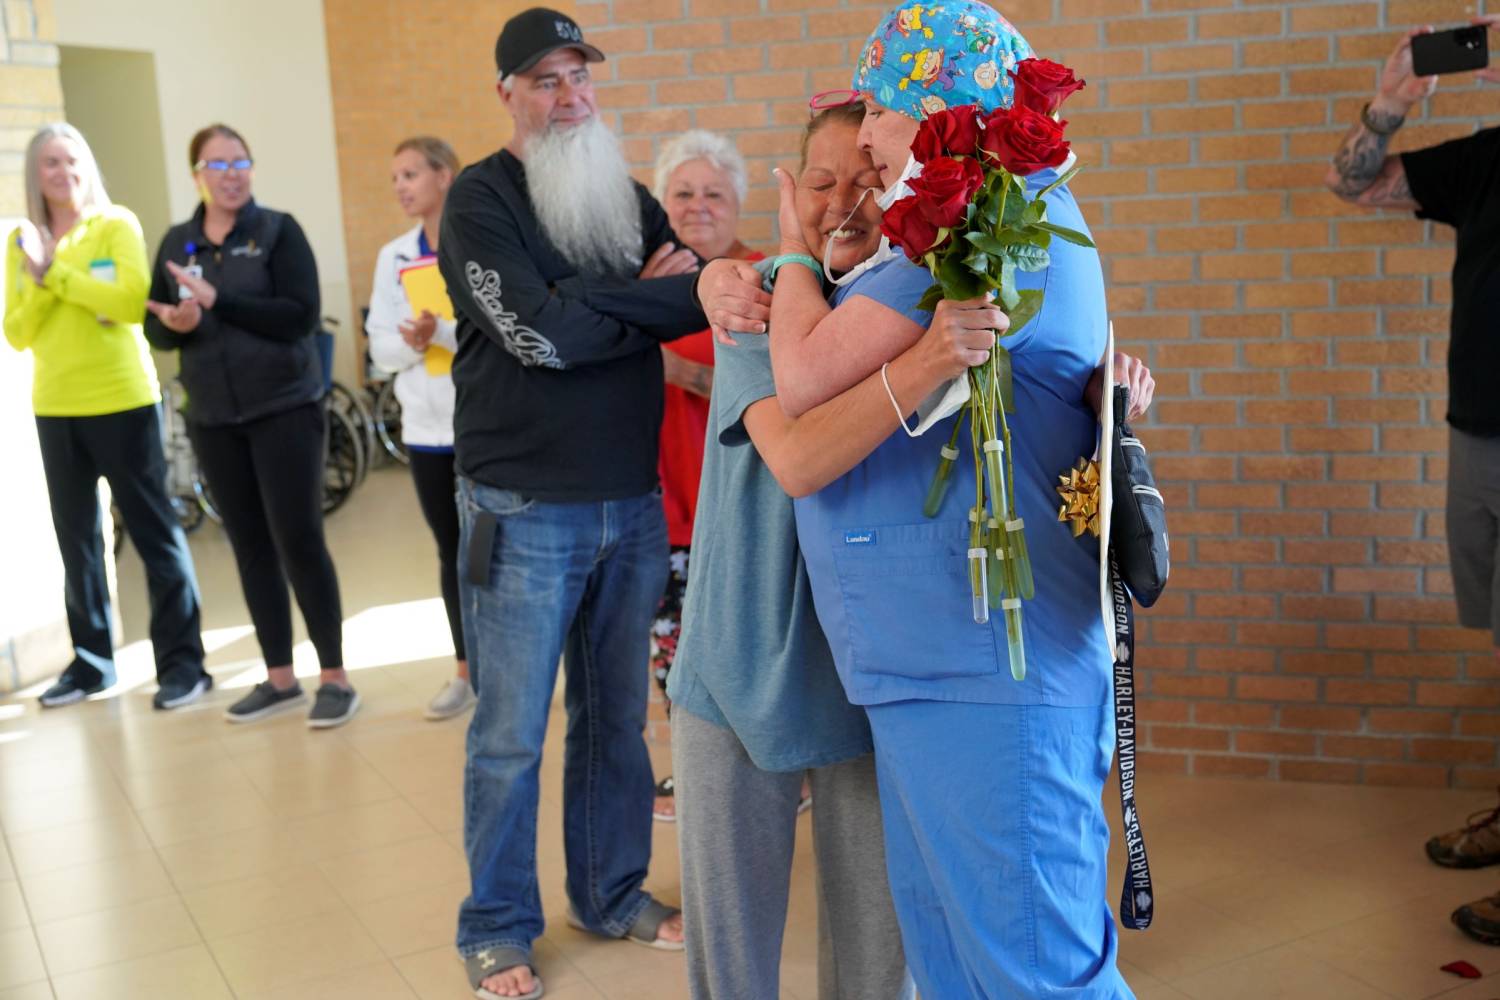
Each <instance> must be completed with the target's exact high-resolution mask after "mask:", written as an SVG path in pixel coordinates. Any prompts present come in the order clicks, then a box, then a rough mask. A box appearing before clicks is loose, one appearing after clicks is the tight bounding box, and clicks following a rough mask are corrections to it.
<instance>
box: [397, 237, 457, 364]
mask: <svg viewBox="0 0 1500 1000" xmlns="http://www.w3.org/2000/svg"><path fill="white" fill-rule="evenodd" d="M397 274H398V277H399V278H400V280H401V287H402V289H403V290H405V292H406V301H407V302H409V303H410V304H411V311H412V315H414V316H420V315H421V314H422V312H423V311H424V310H425V311H427V312H430V313H432V314H433V315H434V316H436V317H438V319H446V320H451V319H453V318H454V316H453V300H452V299H450V298H448V286H447V285H446V284H444V282H443V275H442V272H440V271H439V270H438V266H437V258H436V257H421V258H418V259H417V260H416V261H415V262H414V263H412V264H410V265H409V266H407V267H403V268H402V269H401V270H400V271H399V272H397ZM422 365H423V367H424V368H426V369H427V374H429V375H447V374H449V373H450V372H452V371H453V352H452V351H450V350H448V349H447V348H446V347H438V346H437V345H436V344H433V345H430V346H429V347H428V348H427V351H426V353H425V355H424V356H423V358H422Z"/></svg>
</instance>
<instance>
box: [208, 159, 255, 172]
mask: <svg viewBox="0 0 1500 1000" xmlns="http://www.w3.org/2000/svg"><path fill="white" fill-rule="evenodd" d="M253 166H255V161H254V160H252V159H249V158H246V159H243V160H199V161H198V162H197V163H196V164H194V165H193V169H194V170H212V171H213V172H214V173H216V174H222V173H224V172H225V171H228V170H238V171H239V172H240V173H244V172H245V171H246V170H249V169H250V168H251V167H253Z"/></svg>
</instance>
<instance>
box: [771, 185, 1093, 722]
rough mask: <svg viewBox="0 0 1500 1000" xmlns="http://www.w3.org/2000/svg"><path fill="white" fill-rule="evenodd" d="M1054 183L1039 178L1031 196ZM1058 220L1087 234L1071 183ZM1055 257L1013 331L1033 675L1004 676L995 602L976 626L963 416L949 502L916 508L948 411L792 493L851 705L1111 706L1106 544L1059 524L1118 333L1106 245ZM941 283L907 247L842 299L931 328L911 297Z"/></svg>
mask: <svg viewBox="0 0 1500 1000" xmlns="http://www.w3.org/2000/svg"><path fill="white" fill-rule="evenodd" d="M1055 179H1056V174H1055V173H1054V172H1052V171H1045V172H1043V173H1041V174H1038V175H1036V176H1034V177H1032V178H1030V179H1029V184H1030V185H1031V189H1032V191H1033V192H1035V191H1037V190H1039V189H1040V188H1042V187H1045V186H1046V185H1047V184H1050V183H1052V182H1053V181H1054V180H1055ZM1047 206H1048V218H1049V220H1050V221H1052V222H1053V223H1055V224H1057V225H1061V226H1067V227H1069V228H1072V229H1077V230H1079V231H1081V232H1087V231H1088V230H1087V226H1086V224H1085V222H1084V220H1083V215H1082V213H1081V212H1080V211H1079V209H1078V204H1077V202H1076V201H1075V200H1074V199H1073V196H1072V194H1071V193H1070V192H1069V191H1068V190H1067V188H1066V187H1063V188H1059V189H1057V190H1056V191H1054V192H1052V193H1051V194H1049V195H1048V196H1047ZM1051 252H1052V264H1051V266H1050V267H1049V268H1048V269H1047V270H1045V271H1040V272H1030V273H1021V274H1020V275H1019V276H1018V280H1017V284H1018V285H1019V286H1020V287H1021V288H1045V290H1046V298H1045V300H1044V303H1043V306H1042V311H1041V312H1040V314H1039V315H1038V316H1037V317H1036V318H1035V319H1033V320H1032V321H1031V322H1030V323H1029V324H1027V326H1026V327H1025V328H1024V329H1022V330H1020V331H1018V332H1017V333H1015V334H1013V335H1010V336H1007V337H1005V338H1004V344H1005V346H1006V347H1007V348H1008V349H1009V350H1010V352H1011V357H1012V365H1013V372H1014V383H1015V398H1016V410H1017V412H1016V413H1014V414H1010V415H1009V420H1010V432H1011V442H1012V447H1013V448H1014V449H1015V454H1014V468H1015V493H1016V506H1017V508H1018V513H1019V516H1021V517H1022V518H1023V519H1024V520H1025V523H1026V541H1027V544H1028V547H1029V549H1030V553H1031V562H1032V568H1033V571H1034V575H1035V577H1036V597H1035V598H1033V599H1032V600H1029V601H1026V602H1024V603H1023V605H1022V607H1023V617H1024V632H1025V641H1026V659H1027V673H1026V679H1025V680H1024V681H1016V680H1014V679H1013V678H1012V677H1011V674H1010V660H1009V654H1008V653H1007V644H1006V635H1005V621H1004V616H1003V615H1002V614H1001V613H1000V612H999V611H994V612H992V613H991V616H990V622H989V624H987V625H976V624H975V623H974V619H973V612H972V602H971V599H970V587H969V573H968V561H967V558H966V553H967V551H968V547H969V521H968V512H969V509H970V508H971V507H972V506H973V505H974V498H975V484H974V463H973V458H972V450H971V447H970V444H969V431H968V428H967V427H965V428H964V430H963V431H962V432H960V435H959V458H958V461H957V462H956V463H955V464H954V475H953V479H952V483H951V486H950V488H949V490H948V494H947V497H946V499H945V501H944V503H943V507H942V509H941V510H940V511H939V513H938V516H937V517H935V518H931V519H929V518H926V517H924V516H923V515H922V503H923V500H924V498H925V497H926V495H927V489H928V487H929V486H930V485H931V483H932V477H933V473H934V471H935V470H936V468H937V463H938V449H939V448H940V447H942V446H943V445H944V444H946V443H947V440H948V437H949V435H950V434H951V433H952V431H953V421H954V420H957V419H958V417H951V418H949V419H948V420H946V421H942V422H941V423H939V424H938V425H937V426H935V427H933V428H932V429H931V430H929V431H928V432H927V433H926V434H924V435H923V436H922V437H919V438H910V437H908V436H907V435H906V433H905V432H903V431H899V430H898V431H897V432H896V433H895V434H894V435H892V436H891V437H890V438H889V439H887V440H886V442H885V443H884V444H882V445H881V446H880V447H879V448H877V449H876V450H875V451H874V453H872V454H871V455H870V456H869V457H868V458H867V459H865V460H864V461H863V462H862V463H861V464H860V465H858V466H857V467H855V468H854V469H853V470H852V471H850V472H849V473H848V474H847V475H845V476H844V477H843V478H841V479H839V480H838V481H837V482H834V483H832V484H831V485H829V486H828V487H827V488H825V489H824V490H822V491H821V492H819V493H817V494H815V495H814V496H811V497H807V498H805V499H801V500H798V501H797V503H796V509H797V534H798V538H799V541H800V544H801V547H802V552H803V557H804V559H805V560H806V564H807V572H808V576H809V577H810V579H811V580H812V585H813V597H814V601H815V603H816V606H817V612H818V618H819V620H820V621H821V622H822V624H823V630H824V632H825V634H826V635H827V636H828V640H829V643H830V644H831V646H832V648H833V655H834V661H835V663H836V664H837V666H838V669H839V676H840V678H841V679H842V680H843V682H844V687H845V690H846V691H847V692H848V694H849V699H850V701H852V702H854V703H855V704H861V705H876V704H882V703H885V702H892V701H904V700H911V699H919V700H931V701H964V702H986V703H994V704H1036V705H1058V706H1073V707H1083V706H1093V705H1102V704H1105V703H1107V702H1108V700H1109V696H1110V665H1111V655H1110V649H1109V640H1108V639H1107V638H1106V636H1105V634H1104V626H1103V622H1102V620H1101V618H1100V613H1099V554H1098V540H1097V539H1095V538H1094V537H1093V536H1092V535H1089V534H1085V535H1084V536H1083V537H1082V538H1078V539H1075V538H1074V537H1073V533H1072V530H1071V529H1070V528H1069V527H1068V526H1067V525H1066V524H1064V523H1062V522H1059V521H1058V520H1057V510H1058V506H1059V504H1060V502H1061V501H1060V498H1059V496H1058V494H1057V492H1056V489H1055V487H1056V485H1057V481H1058V476H1059V475H1061V474H1063V473H1064V472H1066V471H1067V469H1068V468H1069V467H1070V466H1072V465H1073V464H1074V463H1076V462H1077V460H1078V458H1079V457H1080V456H1088V455H1092V454H1093V453H1094V450H1095V447H1096V444H1097V437H1098V434H1097V432H1098V421H1097V418H1096V417H1095V415H1094V413H1093V412H1092V410H1091V409H1090V408H1089V407H1088V405H1087V404H1086V403H1085V402H1084V400H1083V393H1084V387H1085V386H1086V384H1087V383H1088V379H1089V376H1090V375H1091V374H1092V373H1093V370H1094V368H1095V367H1096V366H1097V365H1098V363H1099V359H1100V357H1101V355H1102V354H1103V353H1104V350H1105V345H1106V343H1107V341H1108V332H1109V320H1108V313H1107V310H1106V306H1105V296H1104V277H1103V273H1102V271H1101V269H1100V266H1099V255H1098V253H1097V251H1095V250H1091V249H1088V248H1084V247H1078V246H1074V245H1073V244H1071V243H1066V242H1064V241H1062V240H1054V241H1053V244H1052V250H1051ZM930 284H931V278H930V276H929V275H928V273H927V271H926V269H925V268H919V267H918V266H917V265H914V264H912V263H911V262H909V261H908V260H907V259H906V258H905V257H901V258H898V259H896V260H893V261H890V262H888V263H886V264H884V265H882V266H880V267H877V268H874V269H872V270H870V271H868V272H866V273H865V274H864V275H861V276H860V278H859V279H857V280H856V281H855V282H853V283H852V284H850V285H849V286H847V287H846V288H844V289H841V292H840V295H838V296H837V297H836V298H835V303H836V304H837V302H840V301H842V300H843V299H844V298H847V297H849V296H854V295H864V296H866V297H868V298H871V299H874V300H875V301H877V302H880V303H882V304H884V305H887V306H889V307H890V308H892V309H895V310H896V311H897V312H900V313H902V314H903V315H906V316H909V317H911V318H912V319H914V320H916V321H917V322H919V323H922V324H923V325H926V324H927V322H928V321H929V320H930V316H929V315H928V314H926V313H922V312H918V311H916V310H915V304H916V302H917V301H918V299H919V298H920V296H921V295H922V293H923V292H924V291H925V290H926V289H927V288H928V287H929V285H930Z"/></svg>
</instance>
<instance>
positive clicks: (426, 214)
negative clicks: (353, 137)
mask: <svg viewBox="0 0 1500 1000" xmlns="http://www.w3.org/2000/svg"><path fill="white" fill-rule="evenodd" d="M458 169H459V162H458V155H457V154H455V153H454V152H453V147H452V146H450V145H448V144H447V143H446V142H444V141H443V140H442V139H438V138H434V137H433V136H416V137H415V138H411V139H407V140H405V141H404V142H402V143H401V144H400V145H398V146H397V147H396V153H395V160H394V162H393V163H392V164H391V186H392V187H393V188H394V189H395V193H396V200H397V201H399V202H400V203H401V209H402V211H404V212H405V213H406V214H407V216H408V217H409V218H415V219H419V220H420V221H419V222H418V224H417V225H415V226H413V227H412V228H411V229H409V230H407V231H406V232H405V233H403V234H401V235H400V236H398V237H396V238H395V239H393V240H391V241H390V242H389V243H387V244H386V245H385V246H383V247H381V248H380V256H379V257H377V258H376V260H375V278H374V281H373V283H372V285H371V288H370V315H369V317H368V318H367V319H366V320H365V332H366V333H367V334H368V335H369V337H370V357H371V359H372V360H373V361H374V362H375V364H376V365H378V366H379V367H380V368H381V369H383V370H385V371H387V372H390V373H391V374H393V375H395V376H396V398H397V399H398V400H399V401H400V402H401V440H402V443H404V444H405V445H406V451H407V455H408V456H409V458H410V459H411V477H412V481H413V482H414V483H415V485H416V489H417V502H418V503H419V504H420V505H421V507H422V516H423V518H425V519H426V521H427V527H428V528H429V529H430V530H431V531H432V536H433V538H434V539H435V540H436V541H437V547H438V565H439V585H440V586H441V587H442V592H443V607H444V608H445V609H446V610H447V612H448V631H449V632H450V633H451V634H452V636H453V653H454V656H455V657H456V658H457V660H458V668H457V671H456V672H455V674H454V676H453V677H452V678H451V679H450V680H449V681H448V682H447V683H446V684H444V685H443V688H442V690H440V691H439V692H438V693H437V694H436V695H435V696H434V697H433V699H432V702H431V703H430V704H429V705H428V706H427V718H429V719H432V720H434V721H436V720H440V719H451V718H454V717H455V716H458V715H462V714H463V713H464V712H466V711H468V710H469V709H471V708H473V707H474V703H475V701H476V699H475V696H474V688H473V686H472V685H470V683H469V662H468V658H467V656H466V654H465V652H464V628H463V617H462V615H461V613H460V611H459V608H460V601H459V595H458V506H457V504H456V503H455V502H454V496H455V494H456V493H457V490H458V483H457V480H456V479H455V478H454V474H453V401H454V395H453V375H452V368H453V356H454V355H455V354H457V353H458V334H457V330H458V324H457V323H456V322H455V321H454V319H453V315H452V312H453V311H452V309H451V307H450V308H449V309H448V310H447V315H446V316H439V315H436V314H435V313H433V312H432V311H431V310H430V309H425V308H424V309H421V310H418V309H417V308H416V307H415V306H414V305H413V303H412V302H411V300H410V298H409V296H408V294H407V291H406V289H405V287H404V286H403V283H402V278H401V272H402V271H405V270H407V269H409V268H417V269H420V268H431V269H432V275H433V276H436V275H437V257H436V254H437V248H438V227H439V225H440V224H441V222H442V219H443V202H444V201H445V200H446V198H447V196H448V187H449V185H451V184H452V183H453V178H454V177H455V176H457V175H458ZM436 280H438V281H441V280H442V279H441V278H436Z"/></svg>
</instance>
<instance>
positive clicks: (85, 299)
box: [5, 205, 161, 417]
mask: <svg viewBox="0 0 1500 1000" xmlns="http://www.w3.org/2000/svg"><path fill="white" fill-rule="evenodd" d="M19 235H20V230H19V229H15V230H12V231H11V233H10V236H9V238H8V239H7V240H6V250H5V339H6V340H8V341H10V346H12V347H14V348H15V349H16V350H18V351H24V350H26V349H27V348H28V347H29V348H31V353H32V356H33V358H34V360H35V365H34V378H33V380H32V386H31V405H32V408H33V409H34V410H35V411H36V415H37V416H39V417H95V416H100V415H102V414H106V413H120V412H123V411H125V410H133V409H136V408H137V407H141V406H150V405H152V404H153V403H156V402H157V401H158V400H160V399H161V390H160V387H159V386H158V384H157V381H156V366H155V365H154V364H152V362H151V349H150V347H149V346H148V345H147V344H146V338H145V336H144V335H143V334H142V333H141V320H142V318H143V317H144V316H145V313H146V290H147V288H148V287H149V285H150V274H149V272H148V270H147V267H146V241H145V237H144V236H142V235H141V224H140V222H138V221H137V220H136V217H135V215H134V214H133V213H132V212H131V211H130V210H129V209H127V208H122V207H121V206H119V205H110V206H105V207H102V208H92V209H88V210H86V211H85V212H84V214H83V217H82V218H81V219H79V220H78V223H77V224H76V225H75V226H74V227H73V228H72V229H71V230H69V231H68V234H67V235H66V236H64V237H63V238H62V240H61V242H59V243H58V245H57V250H56V252H55V253H54V255H53V258H52V266H51V267H50V268H48V270H47V275H46V278H45V279H44V280H43V282H42V285H41V286H40V287H39V286H38V285H37V284H36V282H35V281H33V280H32V279H31V275H30V274H29V273H28V272H27V270H26V258H25V256H24V255H23V254H22V253H21V247H20V245H19V243H18V237H19Z"/></svg>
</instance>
